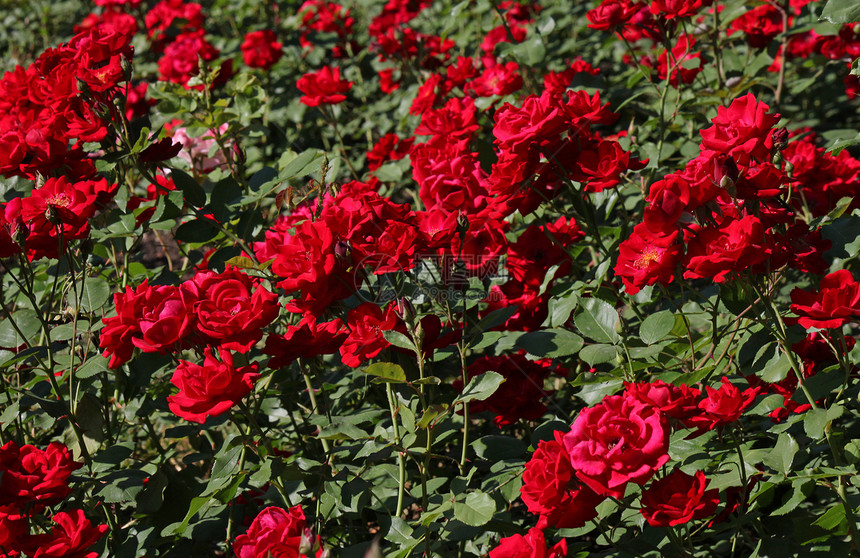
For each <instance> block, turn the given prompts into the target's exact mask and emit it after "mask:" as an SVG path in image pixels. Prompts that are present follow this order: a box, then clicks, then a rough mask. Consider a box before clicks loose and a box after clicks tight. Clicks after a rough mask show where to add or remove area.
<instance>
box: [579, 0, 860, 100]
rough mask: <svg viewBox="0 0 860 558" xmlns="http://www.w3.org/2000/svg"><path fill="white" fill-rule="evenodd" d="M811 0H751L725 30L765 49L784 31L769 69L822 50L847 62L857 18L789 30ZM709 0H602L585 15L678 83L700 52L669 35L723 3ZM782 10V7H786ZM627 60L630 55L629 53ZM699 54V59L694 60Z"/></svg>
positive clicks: (849, 82)
mask: <svg viewBox="0 0 860 558" xmlns="http://www.w3.org/2000/svg"><path fill="white" fill-rule="evenodd" d="M811 2H812V0H790V2H789V3H788V5H787V6H785V7H783V6H779V5H777V4H775V3H772V2H762V3H759V4H758V5H753V6H751V7H750V9H749V10H747V11H745V12H743V13H742V14H741V15H739V16H737V17H736V18H735V19H733V20H731V21H730V22H729V25H728V26H727V28H726V34H727V35H728V36H731V35H732V34H733V33H735V32H742V33H743V34H744V37H745V39H746V41H747V43H748V44H749V45H750V46H751V47H752V48H756V49H766V48H767V47H768V46H769V45H771V44H772V43H773V41H774V39H776V38H777V37H778V36H779V35H781V34H783V33H786V34H787V35H788V40H787V42H786V44H785V45H782V44H780V45H779V50H778V53H777V56H776V59H775V60H774V62H773V64H771V66H770V67H769V68H768V70H769V71H772V72H778V71H779V68H780V66H781V65H782V62H783V58H788V59H793V58H808V57H809V56H811V55H813V54H821V55H823V56H824V57H825V58H827V59H829V60H841V61H844V62H845V63H846V64H847V66H848V67H849V68H850V66H851V62H852V61H853V60H854V59H856V58H857V57H858V55H860V54H858V53H860V29H858V28H857V26H856V24H845V25H843V26H842V28H841V29H840V30H839V32H838V34H837V35H825V36H822V35H819V34H817V33H816V32H815V31H814V30H812V29H803V30H800V31H794V30H793V29H792V27H793V25H794V17H793V14H798V15H799V14H800V13H801V10H802V9H803V8H804V6H806V5H807V4H809V3H811ZM712 4H713V0H651V1H650V2H643V1H638V0H603V2H601V3H600V5H598V6H597V7H595V8H593V9H592V10H590V11H589V12H588V13H587V14H586V17H587V18H588V21H589V22H590V23H589V27H590V28H592V29H599V30H604V31H609V30H614V31H616V32H617V33H618V34H619V35H620V36H621V37H623V38H624V39H625V40H626V41H627V42H628V43H629V44H631V45H632V46H633V47H634V53H636V54H638V56H639V57H640V58H639V62H640V63H641V64H643V65H645V66H648V67H655V68H656V69H657V72H658V76H659V77H660V79H665V78H666V73H667V72H668V71H669V68H672V75H671V77H670V83H671V84H672V85H673V86H675V87H677V86H678V83H679V81H680V82H681V83H692V82H693V80H694V79H695V77H696V75H697V74H698V73H699V72H700V71H701V70H702V65H703V61H702V59H701V53H698V52H693V50H692V49H693V46H694V45H695V43H696V39H695V37H693V36H692V35H690V34H687V33H686V32H684V33H680V34H678V35H677V36H674V37H673V34H674V33H675V32H676V31H677V29H678V27H677V22H678V21H679V20H680V19H684V18H693V19H694V20H695V21H696V23H698V24H705V21H704V19H705V18H704V14H702V13H701V11H702V9H703V8H708V7H710V9H709V11H710V12H712V11H713V10H714V9H716V10H717V13H718V14H719V13H720V12H722V11H723V10H724V9H725V6H724V5H717V6H716V7H711V6H712ZM786 10H787V11H786ZM641 39H651V41H649V42H645V43H644V44H645V46H644V48H645V49H646V50H645V51H644V52H643V51H642V50H640V49H641V48H643V47H641V45H640V44H637V43H638V41H640V40H641ZM670 40H671V41H673V46H672V48H671V49H670V50H671V59H670V57H669V56H668V52H667V51H666V50H665V49H662V50H661V52H660V54H659V55H658V56H657V58H656V59H655V57H654V56H653V54H652V53H651V52H649V51H648V50H649V49H652V50H653V49H657V48H659V46H660V45H665V44H666V42H667V41H670ZM625 58H626V60H627V61H632V57H631V56H630V54H629V53H628V54H627V55H625ZM694 60H698V63H696V62H693V61H694ZM845 87H846V91H847V93H848V95H849V96H850V97H852V98H853V97H855V96H856V95H857V94H858V93H860V79H858V78H857V76H852V75H846V77H845Z"/></svg>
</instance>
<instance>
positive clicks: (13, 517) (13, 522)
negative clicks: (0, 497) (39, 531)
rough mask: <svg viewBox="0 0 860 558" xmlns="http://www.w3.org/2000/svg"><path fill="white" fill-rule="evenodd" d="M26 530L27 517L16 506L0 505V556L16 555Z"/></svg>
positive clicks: (24, 537) (25, 535)
mask: <svg viewBox="0 0 860 558" xmlns="http://www.w3.org/2000/svg"><path fill="white" fill-rule="evenodd" d="M27 532H28V528H27V517H26V516H25V515H24V514H23V513H21V511H20V510H19V509H18V507H17V506H14V505H8V506H0V556H4V557H5V556H8V557H10V558H11V557H13V556H17V555H18V554H17V552H18V551H20V550H21V543H22V542H23V541H24V540H25V539H26V537H27Z"/></svg>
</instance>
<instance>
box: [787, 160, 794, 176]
mask: <svg viewBox="0 0 860 558" xmlns="http://www.w3.org/2000/svg"><path fill="white" fill-rule="evenodd" d="M792 172H794V165H792V164H791V161H786V162H785V174H787V175H788V176H791V173H792Z"/></svg>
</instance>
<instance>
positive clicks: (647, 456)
mask: <svg viewBox="0 0 860 558" xmlns="http://www.w3.org/2000/svg"><path fill="white" fill-rule="evenodd" d="M564 447H565V448H566V449H567V451H568V453H570V462H571V464H572V465H573V468H574V469H575V470H576V476H577V477H579V480H581V481H582V482H584V483H585V484H587V485H588V486H590V487H591V488H592V489H593V490H594V491H595V492H596V493H598V494H601V495H604V496H614V497H615V498H621V497H622V496H624V488H625V487H626V486H627V483H628V482H634V483H636V484H640V485H641V484H645V483H646V482H647V481H648V479H650V478H651V477H652V476H653V475H654V472H655V471H656V470H657V469H659V468H660V467H662V466H663V465H664V464H665V463H666V462H667V461H669V454H668V453H667V451H668V450H669V425H668V422H667V421H666V417H665V416H664V415H663V414H662V413H661V412H660V411H658V410H657V409H656V408H654V407H651V406H649V405H643V404H642V403H640V402H639V401H637V400H635V399H633V398H631V397H623V396H620V395H612V396H608V397H605V398H604V399H603V401H602V402H601V403H600V404H599V405H596V406H594V407H591V408H587V409H583V410H582V411H580V413H579V415H578V416H577V417H576V420H575V421H574V422H573V425H572V426H571V427H570V432H568V433H567V434H565V436H564Z"/></svg>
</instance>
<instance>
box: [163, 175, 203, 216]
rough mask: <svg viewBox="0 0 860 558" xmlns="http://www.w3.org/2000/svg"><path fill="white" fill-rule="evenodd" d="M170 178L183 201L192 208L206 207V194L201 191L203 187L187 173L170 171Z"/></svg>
mask: <svg viewBox="0 0 860 558" xmlns="http://www.w3.org/2000/svg"><path fill="white" fill-rule="evenodd" d="M170 178H172V179H173V182H174V184H176V186H177V188H179V189H180V190H182V193H183V195H184V196H185V201H187V202H188V203H190V204H191V205H193V206H194V207H203V206H204V205H206V192H204V191H203V187H202V186H200V184H199V183H198V182H197V181H196V180H194V178H193V177H191V176H190V175H189V174H188V173H186V172H183V171H181V170H179V169H171V170H170Z"/></svg>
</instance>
